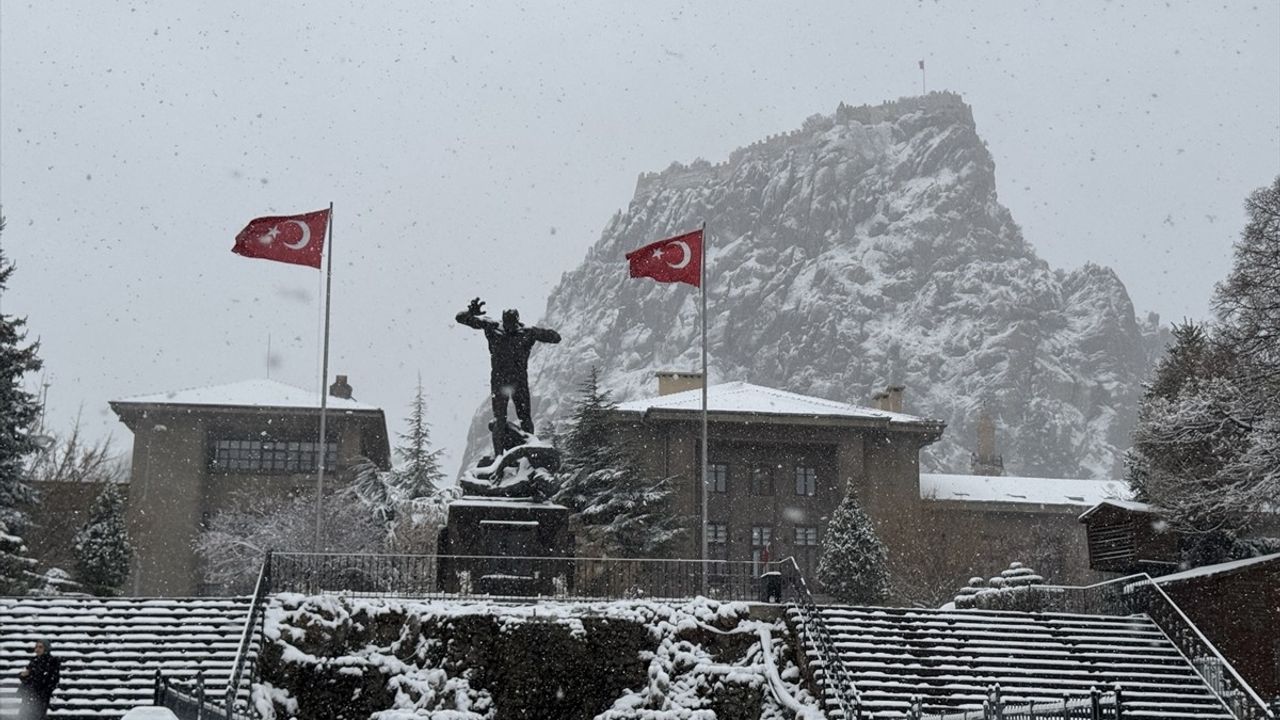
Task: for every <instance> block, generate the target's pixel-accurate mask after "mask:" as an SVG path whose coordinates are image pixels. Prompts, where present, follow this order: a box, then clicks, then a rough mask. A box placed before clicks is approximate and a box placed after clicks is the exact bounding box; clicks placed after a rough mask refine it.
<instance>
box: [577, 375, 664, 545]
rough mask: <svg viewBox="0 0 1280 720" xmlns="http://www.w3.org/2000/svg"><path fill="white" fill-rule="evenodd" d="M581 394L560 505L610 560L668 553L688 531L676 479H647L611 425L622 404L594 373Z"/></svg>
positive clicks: (582, 388)
mask: <svg viewBox="0 0 1280 720" xmlns="http://www.w3.org/2000/svg"><path fill="white" fill-rule="evenodd" d="M579 389H580V395H579V397H578V399H577V400H576V401H575V403H574V408H573V414H572V417H571V419H570V422H569V429H568V431H567V432H565V433H564V434H563V435H562V436H561V442H562V443H563V449H564V453H565V459H564V466H563V468H562V471H561V489H560V491H559V493H558V494H557V495H556V502H559V503H562V504H564V505H565V506H567V507H569V508H570V509H571V510H573V511H574V512H576V513H577V514H578V517H579V518H580V519H581V521H582V523H583V525H584V527H585V531H586V533H587V534H588V537H589V539H590V540H593V541H595V542H596V543H598V544H599V545H600V546H601V547H602V549H603V550H604V551H605V552H606V553H608V554H610V555H614V556H621V557H655V556H661V555H663V554H665V553H666V552H667V551H668V550H669V549H670V548H671V546H672V545H673V544H674V543H675V542H676V541H677V540H678V539H679V538H680V537H681V536H682V535H683V534H684V532H685V530H684V528H683V527H681V524H680V519H679V518H677V517H675V515H674V512H673V510H672V507H671V505H672V496H673V494H674V490H673V488H672V485H671V479H670V478H661V479H656V480H655V479H652V478H646V477H644V475H643V474H642V473H641V472H640V471H639V469H638V466H637V463H636V462H635V460H634V458H633V457H632V456H631V454H630V453H629V452H628V451H627V449H626V448H625V447H624V446H623V445H622V443H621V442H619V440H618V438H617V434H616V432H615V430H614V427H613V424H612V422H611V420H610V418H611V416H612V415H613V413H614V412H615V411H616V410H617V403H615V402H613V400H612V399H611V398H610V395H609V392H608V391H607V390H601V389H600V378H599V375H598V373H597V372H596V369H595V368H592V369H591V373H590V375H588V377H587V379H586V380H585V381H584V382H583V383H582V384H581V385H580V386H579Z"/></svg>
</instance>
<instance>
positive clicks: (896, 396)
mask: <svg viewBox="0 0 1280 720" xmlns="http://www.w3.org/2000/svg"><path fill="white" fill-rule="evenodd" d="M906 389H907V388H906V386H904V385H890V386H889V388H888V389H887V390H886V391H885V395H887V396H888V399H889V407H887V408H885V409H886V410H888V411H889V412H896V413H900V412H902V393H903V391H904V390H906Z"/></svg>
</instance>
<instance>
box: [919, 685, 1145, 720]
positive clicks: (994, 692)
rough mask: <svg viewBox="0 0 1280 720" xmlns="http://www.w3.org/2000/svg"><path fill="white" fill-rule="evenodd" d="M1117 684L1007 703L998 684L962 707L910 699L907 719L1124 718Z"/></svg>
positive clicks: (1097, 719) (1056, 719)
mask: <svg viewBox="0 0 1280 720" xmlns="http://www.w3.org/2000/svg"><path fill="white" fill-rule="evenodd" d="M1123 718H1124V702H1123V700H1122V695H1121V690H1120V686H1119V685H1117V686H1116V687H1115V689H1114V690H1112V691H1110V692H1103V691H1101V690H1099V689H1098V688H1090V689H1089V694H1088V695H1077V696H1074V697H1073V696H1071V695H1063V696H1062V699H1061V700H1054V701H1043V702H1030V703H1009V702H1008V701H1006V700H1005V699H1004V695H1003V693H1002V692H1001V690H1000V686H999V685H992V686H991V687H989V688H988V689H987V697H986V698H985V699H984V700H983V701H982V708H981V709H975V710H961V711H940V712H939V711H932V712H931V711H927V710H924V709H922V707H921V702H920V700H918V699H916V700H913V701H912V703H911V708H910V709H909V710H908V711H907V720H1123Z"/></svg>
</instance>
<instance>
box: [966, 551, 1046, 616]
mask: <svg viewBox="0 0 1280 720" xmlns="http://www.w3.org/2000/svg"><path fill="white" fill-rule="evenodd" d="M1044 584H1045V583H1044V578H1043V577H1041V576H1040V575H1039V574H1038V573H1037V572H1036V571H1034V570H1032V569H1031V568H1029V567H1027V566H1025V565H1023V564H1022V563H1020V562H1012V563H1009V567H1008V568H1007V569H1005V570H1003V571H1001V573H1000V574H999V575H996V576H995V577H993V578H990V579H989V580H983V579H982V578H980V577H972V578H969V584H968V586H966V587H964V588H962V589H961V590H960V592H959V593H957V594H956V597H955V600H954V601H953V603H954V604H955V607H956V608H957V609H960V610H965V609H970V608H978V609H982V610H1023V611H1028V612H1030V611H1035V610H1041V609H1043V607H1044V594H1043V591H1042V590H1041V588H1040V586H1043V585H1044Z"/></svg>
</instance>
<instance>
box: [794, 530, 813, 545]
mask: <svg viewBox="0 0 1280 720" xmlns="http://www.w3.org/2000/svg"><path fill="white" fill-rule="evenodd" d="M795 540H796V541H795V545H796V547H813V546H816V545H817V544H818V528H816V527H807V526H803V525H797V526H796V535H795Z"/></svg>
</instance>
